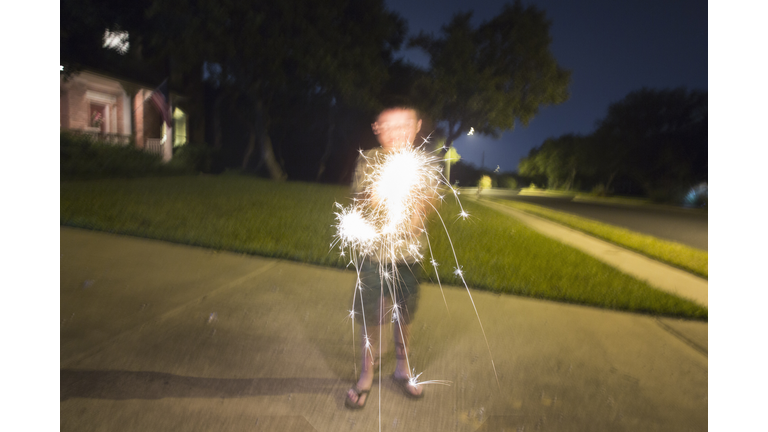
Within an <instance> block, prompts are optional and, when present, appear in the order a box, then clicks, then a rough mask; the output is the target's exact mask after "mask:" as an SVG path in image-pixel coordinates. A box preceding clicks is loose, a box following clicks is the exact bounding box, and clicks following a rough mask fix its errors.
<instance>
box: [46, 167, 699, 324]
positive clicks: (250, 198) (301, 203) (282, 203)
mask: <svg viewBox="0 0 768 432" xmlns="http://www.w3.org/2000/svg"><path fill="white" fill-rule="evenodd" d="M348 195H349V189H348V188H347V187H342V186H327V185H318V184H311V183H297V182H287V183H273V182H269V181H266V180H260V179H255V178H250V177H243V176H217V177H213V176H189V177H165V178H141V179H125V180H121V179H108V180H99V181H62V182H61V216H60V217H61V218H60V222H61V224H62V225H67V226H75V227H82V228H89V229H95V230H101V231H108V232H114V233H121V234H129V235H136V236H141V237H147V238H154V239H160V240H168V241H173V242H178V243H184V244H190V245H197V246H203V247H209V248H214V249H224V250H230V251H236V252H244V253H249V254H256V255H263V256H270V257H277V258H285V259H291V260H296V261H302V262H307V263H313V264H320V265H329V266H336V267H343V266H344V265H345V264H346V261H342V260H340V259H339V254H338V251H337V250H335V249H334V250H331V249H330V243H331V241H332V238H333V234H334V229H333V225H334V224H335V217H334V213H333V212H334V211H335V207H334V202H337V201H338V202H340V203H342V204H345V203H346V202H347V198H348ZM463 204H464V206H465V208H467V210H468V211H469V212H470V214H471V215H472V216H471V217H470V218H469V219H468V220H461V219H458V217H457V215H458V207H457V206H456V205H455V204H454V203H451V202H447V203H446V204H444V205H443V206H442V207H441V214H442V215H443V218H444V219H445V221H446V224H447V226H448V230H449V233H450V235H451V238H452V239H453V242H454V245H455V248H456V253H457V255H458V259H459V264H460V265H461V266H462V269H463V271H464V274H465V278H466V280H467V283H468V284H469V286H470V287H472V288H478V289H484V290H490V291H495V292H500V293H509V294H515V295H521V296H529V297H536V298H541V299H549V300H556V301H563V302H570V303H578V304H585V305H591V306H596V307H603V308H610V309H616V310H625V311H634V312H643V313H651V314H659V315H665V316H676V317H685V318H696V319H706V318H707V308H704V307H701V306H698V305H696V304H694V303H693V302H690V301H688V300H683V299H680V298H678V297H676V296H673V295H671V294H668V293H665V292H662V291H658V290H656V289H654V288H652V287H650V286H648V285H647V284H646V283H644V282H641V281H639V280H637V279H634V278H632V277H631V276H628V275H625V274H623V273H621V272H618V271H617V270H615V269H613V268H612V267H610V266H607V265H605V264H603V263H601V262H600V261H597V260H595V259H594V258H592V257H590V256H588V255H586V254H584V253H582V252H580V251H577V250H575V249H573V248H571V247H568V246H565V245H563V244H561V243H558V242H556V241H553V240H551V239H549V238H547V237H544V236H543V235H540V234H538V233H536V232H535V231H532V230H530V229H528V228H527V227H525V226H524V225H522V224H521V223H519V222H518V221H516V220H515V219H513V218H510V217H508V216H504V215H502V214H501V213H498V212H496V211H494V210H491V209H487V208H484V207H482V206H480V205H477V204H474V203H471V202H466V203H463ZM429 232H430V239H431V241H432V246H433V250H434V258H435V260H436V261H437V262H438V263H440V266H439V268H438V269H439V272H440V279H441V281H442V282H443V283H445V284H452V285H459V284H460V282H459V281H458V280H457V279H456V277H455V276H454V274H453V271H454V269H455V263H454V259H453V255H452V253H451V250H450V247H449V244H448V237H447V236H446V235H445V232H444V230H443V228H442V225H440V223H439V221H438V219H437V218H436V217H434V216H433V217H432V219H431V221H430V225H429ZM426 270H427V275H428V276H429V277H431V278H433V280H434V274H433V271H432V270H431V266H426Z"/></svg>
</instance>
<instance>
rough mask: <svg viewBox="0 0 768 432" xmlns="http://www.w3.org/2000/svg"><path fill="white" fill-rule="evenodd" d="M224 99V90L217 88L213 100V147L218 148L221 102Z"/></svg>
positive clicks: (219, 146)
mask: <svg viewBox="0 0 768 432" xmlns="http://www.w3.org/2000/svg"><path fill="white" fill-rule="evenodd" d="M223 101H224V91H223V90H221V89H220V90H219V92H218V94H217V95H216V100H215V101H214V102H213V148H214V149H216V150H220V149H221V146H222V144H223V143H222V139H221V104H222V102H223Z"/></svg>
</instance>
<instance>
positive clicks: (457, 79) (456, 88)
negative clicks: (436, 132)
mask: <svg viewBox="0 0 768 432" xmlns="http://www.w3.org/2000/svg"><path fill="white" fill-rule="evenodd" d="M471 17H472V14H471V12H470V13H459V14H456V15H455V16H454V17H453V19H452V20H451V21H450V22H449V23H448V24H447V25H445V26H443V27H442V32H441V35H440V36H439V37H435V36H433V35H428V34H425V33H423V32H422V33H420V34H419V35H418V36H417V37H415V38H413V39H412V40H411V41H410V45H411V46H414V47H419V48H421V49H423V50H424V51H425V52H426V53H427V54H429V56H430V69H429V71H428V73H427V76H426V77H424V78H423V79H422V80H420V82H419V83H418V85H417V86H416V93H417V95H418V96H419V97H420V103H421V104H422V105H423V109H425V111H427V113H428V114H429V115H431V116H432V117H433V118H434V119H435V120H437V121H439V122H443V124H444V126H445V138H446V141H445V145H446V146H447V147H450V146H451V145H452V143H453V142H454V141H455V140H456V139H457V138H458V137H460V136H461V134H463V133H466V132H467V131H468V130H469V128H470V127H473V128H474V129H475V131H476V132H477V133H480V134H484V135H490V136H493V137H498V136H499V135H500V133H501V132H503V131H506V130H512V129H514V127H515V122H516V121H519V122H521V123H522V124H523V125H527V124H528V122H530V120H531V119H532V118H533V117H534V116H535V115H536V114H537V113H538V110H539V107H541V106H546V105H554V104H560V103H563V102H565V101H566V100H567V99H568V97H569V93H568V85H569V83H570V77H571V73H570V71H567V70H565V69H563V68H562V67H560V66H559V65H558V64H557V62H556V60H555V58H554V57H553V55H552V53H551V52H550V44H551V41H552V39H551V37H550V35H549V27H550V22H549V21H548V20H547V18H546V16H545V13H544V11H542V10H539V9H537V8H536V7H534V6H528V7H523V5H522V4H521V3H520V1H519V0H518V1H516V2H515V3H514V4H513V5H509V4H506V5H504V8H503V9H502V11H501V13H500V14H499V15H498V16H496V17H494V18H493V19H491V20H489V21H487V22H484V23H482V24H481V25H480V26H479V27H477V28H475V27H473V26H472V24H471V22H470V20H471Z"/></svg>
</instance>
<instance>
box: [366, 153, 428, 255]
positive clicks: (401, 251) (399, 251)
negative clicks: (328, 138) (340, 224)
mask: <svg viewBox="0 0 768 432" xmlns="http://www.w3.org/2000/svg"><path fill="white" fill-rule="evenodd" d="M384 154H385V151H384V149H383V148H381V147H376V148H373V149H370V150H365V151H363V152H362V155H360V156H358V157H357V162H356V164H355V174H354V176H353V177H352V193H353V194H354V195H357V194H360V193H363V192H364V190H365V186H364V182H365V178H366V177H367V176H370V175H371V174H372V173H373V168H372V167H371V164H370V163H369V160H370V161H374V160H376V159H377V158H380V157H383V156H384ZM424 236H425V233H424V232H422V233H421V234H419V235H418V236H415V239H414V241H413V242H411V245H416V246H418V247H417V248H416V250H413V249H412V248H410V247H409V245H405V244H403V245H398V247H396V249H395V255H396V256H397V259H396V260H395V264H402V263H405V264H415V263H416V262H418V261H421V260H422V258H423V256H422V253H421V250H422V246H423V244H424V242H425V241H426V239H425V237H424ZM380 255H383V254H380V253H375V254H374V255H373V256H371V257H370V259H371V261H372V262H381V261H382V260H381V256H380ZM385 261H386V263H387V264H389V259H386V260H385Z"/></svg>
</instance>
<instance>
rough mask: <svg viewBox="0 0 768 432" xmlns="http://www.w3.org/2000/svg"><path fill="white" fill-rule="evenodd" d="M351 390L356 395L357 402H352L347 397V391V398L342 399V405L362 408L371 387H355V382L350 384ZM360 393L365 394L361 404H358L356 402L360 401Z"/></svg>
mask: <svg viewBox="0 0 768 432" xmlns="http://www.w3.org/2000/svg"><path fill="white" fill-rule="evenodd" d="M351 390H352V391H353V392H355V394H356V395H357V402H352V399H350V398H349V393H347V399H346V400H344V406H345V407H347V408H349V409H353V410H358V409H363V408H364V407H365V404H366V403H368V397H369V396H370V393H371V389H368V390H360V389H359V388H357V384H355V385H353V386H352V389H351ZM362 395H365V400H364V401H363V404H362V405H359V404H358V403H359V402H360V396H362Z"/></svg>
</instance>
